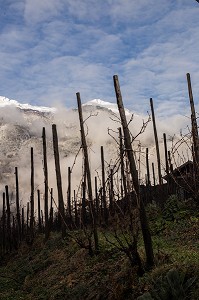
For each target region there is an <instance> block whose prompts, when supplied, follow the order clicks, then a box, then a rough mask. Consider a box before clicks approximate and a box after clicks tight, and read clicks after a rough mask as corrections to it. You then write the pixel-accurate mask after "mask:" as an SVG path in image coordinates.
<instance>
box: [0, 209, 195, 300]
mask: <svg viewBox="0 0 199 300" xmlns="http://www.w3.org/2000/svg"><path fill="white" fill-rule="evenodd" d="M183 210H184V208H183V207H182V208H180V210H179V214H180V216H179V214H178V215H176V216H175V218H174V219H173V220H172V221H171V220H167V219H165V217H164V216H163V215H162V214H161V213H160V211H159V210H158V209H157V208H156V213H154V208H153V207H149V208H148V214H149V218H150V225H151V228H152V239H153V246H154V253H155V261H156V265H155V268H154V269H153V270H151V271H150V272H147V273H145V274H144V276H143V277H138V276H137V274H136V269H133V268H132V267H131V265H130V263H129V260H128V258H127V257H126V256H125V254H123V253H121V252H120V251H119V250H118V249H117V247H114V245H113V244H109V243H108V242H107V241H106V239H105V237H104V234H103V233H102V232H100V234H99V240H100V252H99V254H98V255H94V256H92V257H91V256H89V254H88V250H86V249H80V247H79V246H78V245H77V243H76V242H75V241H74V240H62V239H61V237H60V234H58V233H52V234H51V237H50V239H49V240H48V241H47V242H46V243H45V244H44V243H43V236H42V235H40V236H38V237H37V238H36V239H35V241H34V244H33V245H32V246H31V247H29V246H27V245H26V244H25V243H23V244H22V245H21V247H20V249H19V251H18V253H15V255H14V256H13V255H12V256H10V257H7V258H6V261H3V264H2V265H1V266H0V299H3V300H4V299H8V300H9V299H15V300H18V299H26V300H29V299H34V300H40V299H42V300H47V299H49V300H55V299H57V300H58V299H69V300H70V299H74V300H78V299H113V300H114V299H115V300H117V299H118V300H120V299H127V300H128V299H137V297H138V296H140V295H142V294H144V293H145V292H150V291H152V290H153V287H154V283H155V282H156V281H158V280H159V279H160V278H161V277H162V276H165V274H167V272H168V271H169V270H171V269H173V268H175V269H176V270H178V271H179V272H180V273H183V274H185V276H186V278H192V277H194V276H198V274H199V243H198V229H199V218H198V215H197V211H196V210H194V211H193V210H190V209H187V210H186V212H183V213H182V212H180V211H183ZM175 213H176V212H175ZM106 235H107V236H108V239H110V240H112V241H114V239H113V235H112V233H111V232H106ZM139 253H140V255H141V257H142V260H144V259H145V257H144V246H143V241H142V239H141V238H140V240H139ZM188 299H192V300H194V299H199V282H198V278H197V280H196V281H195V282H194V284H193V286H192V287H191V290H190V292H189V298H188Z"/></svg>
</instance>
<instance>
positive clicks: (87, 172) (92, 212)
mask: <svg viewBox="0 0 199 300" xmlns="http://www.w3.org/2000/svg"><path fill="white" fill-rule="evenodd" d="M76 96H77V105H78V112H79V122H80V131H81V142H82V148H83V151H84V160H85V168H86V170H85V172H86V177H87V186H88V197H89V202H90V206H91V215H92V223H93V235H94V243H95V250H96V251H98V250H99V241H98V234H97V224H96V218H95V209H94V205H93V194H92V183H91V172H90V165H89V160H88V149H87V143H86V137H85V132H84V121H83V115H82V105H81V98H80V93H76Z"/></svg>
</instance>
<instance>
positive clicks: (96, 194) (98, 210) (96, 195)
mask: <svg viewBox="0 0 199 300" xmlns="http://www.w3.org/2000/svg"><path fill="white" fill-rule="evenodd" d="M95 207H96V218H97V221H99V219H100V216H99V215H100V208H99V196H98V187H97V177H96V176H95Z"/></svg>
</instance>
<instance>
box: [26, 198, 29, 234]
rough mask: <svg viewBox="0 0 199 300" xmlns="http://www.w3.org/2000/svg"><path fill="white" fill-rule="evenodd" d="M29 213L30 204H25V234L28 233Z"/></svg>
mask: <svg viewBox="0 0 199 300" xmlns="http://www.w3.org/2000/svg"><path fill="white" fill-rule="evenodd" d="M29 213H30V203H29V202H27V210H26V232H27V233H28V232H29Z"/></svg>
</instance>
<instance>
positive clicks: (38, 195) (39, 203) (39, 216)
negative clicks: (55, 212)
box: [37, 190, 42, 233]
mask: <svg viewBox="0 0 199 300" xmlns="http://www.w3.org/2000/svg"><path fill="white" fill-rule="evenodd" d="M37 201H38V202H37V203H38V205H37V206H38V229H39V232H40V233H41V232H42V226H41V200H40V190H37Z"/></svg>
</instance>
